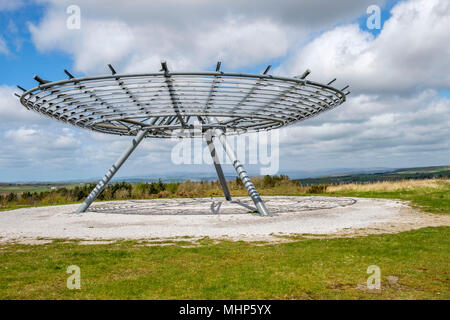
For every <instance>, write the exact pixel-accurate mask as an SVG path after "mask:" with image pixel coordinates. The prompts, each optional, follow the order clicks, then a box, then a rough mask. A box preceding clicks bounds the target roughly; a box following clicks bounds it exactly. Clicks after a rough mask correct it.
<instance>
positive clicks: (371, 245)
mask: <svg viewBox="0 0 450 320" xmlns="http://www.w3.org/2000/svg"><path fill="white" fill-rule="evenodd" d="M292 188H293V187H292V186H290V187H286V186H275V187H273V188H262V190H261V193H262V194H266V195H269V194H288V193H292V194H297V193H299V190H300V191H301V192H300V193H299V194H305V193H304V190H305V189H298V190H294V189H292ZM232 192H233V193H234V194H235V195H240V194H241V193H242V190H233V191H232ZM308 195H311V194H309V193H308ZM322 195H332V196H338V195H345V196H362V197H378V198H379V197H383V198H397V199H404V200H410V201H411V202H412V203H413V205H415V206H417V207H420V208H422V209H423V210H424V211H427V212H433V213H440V214H445V213H449V212H450V210H449V202H450V201H449V195H450V182H449V181H448V180H444V181H442V180H424V181H403V182H402V181H401V182H396V183H376V184H370V185H344V186H331V187H328V189H327V190H326V192H325V193H324V194H322ZM69 265H77V266H79V267H80V268H81V290H69V289H67V288H66V279H67V277H68V276H69V275H68V274H66V268H67V267H68V266H69ZM370 265H377V266H378V267H380V269H381V290H368V289H367V288H366V287H365V283H366V280H367V277H368V276H369V275H368V274H367V273H366V270H367V267H368V266H370ZM140 298H142V299H450V228H448V227H435V228H423V229H419V230H415V231H408V232H403V233H399V234H385V235H371V236H366V237H356V238H340V239H307V238H305V237H302V236H301V235H299V236H296V237H293V238H292V242H288V243H277V244H273V243H272V244H269V243H246V242H229V241H219V242H217V241H213V240H211V239H201V240H190V239H180V241H160V242H158V241H156V243H155V242H149V241H117V242H114V243H109V244H91V245H85V244H81V243H79V242H78V241H63V240H54V241H53V242H51V243H48V244H41V245H24V244H1V245H0V299H140Z"/></svg>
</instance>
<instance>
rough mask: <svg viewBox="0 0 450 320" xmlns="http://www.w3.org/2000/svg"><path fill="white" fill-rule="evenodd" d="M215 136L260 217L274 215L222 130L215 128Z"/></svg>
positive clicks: (213, 120)
mask: <svg viewBox="0 0 450 320" xmlns="http://www.w3.org/2000/svg"><path fill="white" fill-rule="evenodd" d="M208 121H209V122H210V123H215V122H218V121H217V119H216V118H215V117H208ZM214 134H215V136H216V137H217V138H218V139H219V141H220V143H222V145H223V147H224V149H225V152H226V153H227V155H228V158H230V160H231V163H232V164H233V166H234V169H235V170H236V172H237V174H238V176H239V178H240V179H241V181H242V183H243V184H244V187H245V188H246V189H247V192H248V194H249V195H250V197H251V198H252V200H253V202H254V203H255V206H256V208H258V212H259V214H260V215H261V216H273V215H275V214H271V213H270V212H269V210H267V208H266V205H265V204H264V202H263V201H262V199H261V197H260V195H259V193H258V191H257V190H256V188H255V185H254V184H253V182H252V181H251V180H250V177H249V176H248V174H247V171H245V169H244V166H243V165H242V164H241V162H240V161H239V160H238V159H237V156H236V153H235V152H234V150H233V149H232V148H231V146H230V144H229V143H228V141H227V139H226V135H225V132H224V131H223V130H222V129H219V128H216V129H214Z"/></svg>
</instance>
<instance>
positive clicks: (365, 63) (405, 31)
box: [278, 0, 450, 94]
mask: <svg viewBox="0 0 450 320" xmlns="http://www.w3.org/2000/svg"><path fill="white" fill-rule="evenodd" d="M391 14H392V16H391V17H390V18H389V20H387V21H386V22H385V23H384V26H383V29H382V30H381V32H380V34H379V35H378V36H377V37H374V36H373V35H372V34H371V33H369V32H367V31H363V30H361V29H360V28H359V27H358V25H356V24H351V25H342V26H339V27H336V28H334V29H333V30H331V31H327V32H325V33H323V34H322V35H320V36H319V37H317V38H315V39H314V40H313V41H311V42H310V43H308V44H307V45H306V46H305V47H303V48H301V49H300V50H299V51H298V52H296V53H293V54H292V57H291V58H290V59H288V60H287V62H286V63H283V64H282V65H281V67H280V68H279V70H278V72H279V73H283V74H286V73H287V74H295V73H301V72H303V71H304V70H305V69H306V68H307V67H309V68H311V69H312V71H313V75H314V76H315V77H316V78H318V79H320V80H323V81H327V80H329V79H332V78H333V77H334V76H336V75H337V76H338V77H339V78H342V79H345V81H346V82H348V83H350V84H351V86H352V88H353V90H356V92H358V93H360V92H365V93H383V94H387V93H398V92H401V91H412V90H417V89H421V88H436V87H437V88H447V89H448V88H450V72H449V70H450V60H449V59H448V57H449V55H450V34H449V33H448V26H449V25H450V2H448V1H442V0H410V1H404V2H400V3H398V4H397V5H396V6H394V7H393V9H392V11H391Z"/></svg>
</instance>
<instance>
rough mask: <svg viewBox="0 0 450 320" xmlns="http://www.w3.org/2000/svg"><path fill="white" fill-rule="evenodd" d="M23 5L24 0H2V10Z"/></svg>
mask: <svg viewBox="0 0 450 320" xmlns="http://www.w3.org/2000/svg"><path fill="white" fill-rule="evenodd" d="M22 6H23V1H22V0H0V11H11V10H16V9H18V8H20V7H22Z"/></svg>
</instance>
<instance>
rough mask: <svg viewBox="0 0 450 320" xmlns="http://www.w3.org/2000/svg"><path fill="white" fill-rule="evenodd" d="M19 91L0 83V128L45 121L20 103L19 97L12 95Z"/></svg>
mask: <svg viewBox="0 0 450 320" xmlns="http://www.w3.org/2000/svg"><path fill="white" fill-rule="evenodd" d="M20 92H21V91H20V90H19V89H16V88H14V87H10V86H5V85H0V115H1V117H0V130H1V129H6V128H9V127H17V126H19V125H23V124H27V123H28V124H35V123H42V122H43V121H45V120H44V119H43V117H42V116H40V115H38V114H37V113H34V112H32V111H29V110H27V109H26V108H25V107H24V106H22V105H21V104H20V102H19V99H18V98H17V97H16V96H14V93H20Z"/></svg>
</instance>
